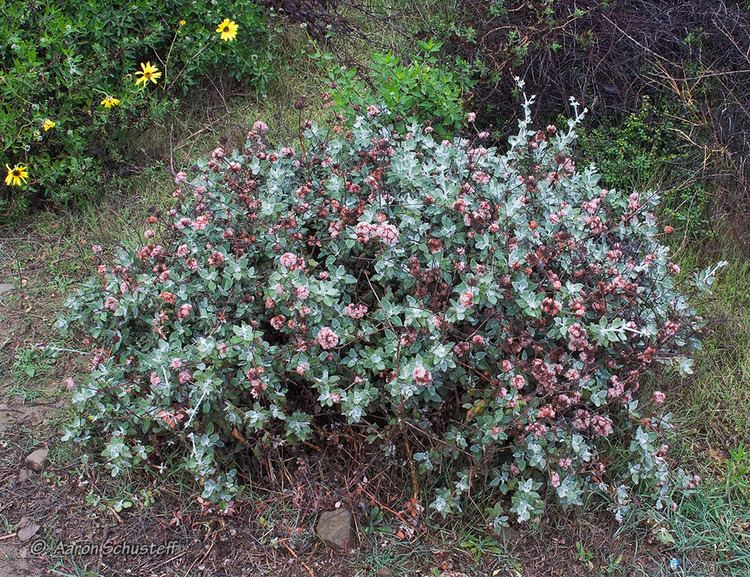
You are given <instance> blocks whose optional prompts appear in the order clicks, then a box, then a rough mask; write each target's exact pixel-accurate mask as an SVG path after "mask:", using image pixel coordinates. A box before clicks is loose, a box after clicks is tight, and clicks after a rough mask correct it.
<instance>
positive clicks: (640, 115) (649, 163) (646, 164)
mask: <svg viewBox="0 0 750 577" xmlns="http://www.w3.org/2000/svg"><path fill="white" fill-rule="evenodd" d="M687 129H688V128H687V126H686V125H685V123H684V122H681V121H680V116H679V114H678V113H677V112H676V111H675V110H673V109H670V107H668V106H666V105H664V104H661V105H655V104H653V103H652V102H651V100H650V99H649V98H647V97H646V98H644V100H643V103H642V104H641V107H640V109H639V110H638V111H637V112H632V113H629V114H625V115H623V116H622V117H621V118H611V117H610V118H605V119H603V120H602V122H601V123H599V124H598V125H596V126H589V127H587V128H585V129H583V130H581V131H580V135H579V138H578V150H579V152H580V156H581V157H582V160H583V161H584V162H586V163H590V162H593V163H595V164H596V167H597V170H598V171H599V173H600V174H601V177H602V182H603V184H604V185H606V186H609V187H613V188H620V189H626V190H628V189H629V190H633V189H635V190H647V189H656V190H665V189H666V190H665V192H664V193H663V194H662V202H661V204H660V206H659V215H660V216H661V217H662V219H663V220H665V221H667V222H669V223H670V224H671V225H672V226H674V228H675V229H676V230H677V232H678V234H680V236H688V237H690V238H693V239H706V238H708V236H709V235H710V233H711V223H710V221H709V219H708V217H709V215H710V212H711V211H710V209H709V207H708V206H707V205H708V193H707V191H706V188H707V187H706V185H705V183H703V182H701V180H700V179H697V178H696V173H695V172H696V171H695V164H696V158H695V150H694V149H693V148H692V147H689V146H687V145H686V143H685V141H684V140H682V139H679V138H676V137H675V135H676V134H679V133H680V132H683V133H684V131H686V130H687Z"/></svg>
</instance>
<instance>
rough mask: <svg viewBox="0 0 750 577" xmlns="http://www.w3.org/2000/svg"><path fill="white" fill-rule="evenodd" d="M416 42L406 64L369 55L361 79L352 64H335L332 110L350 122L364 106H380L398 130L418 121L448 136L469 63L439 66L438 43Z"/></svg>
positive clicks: (460, 113) (455, 123) (455, 125)
mask: <svg viewBox="0 0 750 577" xmlns="http://www.w3.org/2000/svg"><path fill="white" fill-rule="evenodd" d="M418 45H419V52H418V53H417V55H416V57H415V58H414V59H413V60H412V61H411V62H409V63H408V64H407V63H404V62H403V61H402V60H401V59H400V58H399V57H398V56H397V55H395V54H393V53H392V52H388V53H380V52H376V53H374V54H373V55H372V58H371V62H370V70H369V74H368V76H367V77H366V78H365V77H362V75H360V73H359V72H358V71H357V70H356V69H355V68H344V67H339V68H336V69H335V70H334V71H333V72H331V74H330V80H331V86H332V87H333V90H332V92H331V94H330V95H328V97H329V98H330V102H331V103H332V105H333V107H334V109H335V110H336V111H337V112H339V113H341V114H343V115H345V116H346V117H347V118H348V119H349V121H350V122H352V121H354V118H355V117H356V115H357V114H360V113H364V112H366V111H367V109H368V107H369V109H370V110H371V111H372V110H373V107H378V108H379V107H380V106H384V107H385V109H386V112H387V114H388V116H389V120H390V121H391V122H392V123H393V125H394V126H395V128H396V130H398V131H399V132H404V131H406V129H407V126H409V125H410V124H412V123H414V122H418V123H424V124H429V125H430V126H431V127H432V129H433V130H434V131H435V134H436V135H437V136H438V137H440V138H451V137H452V136H453V135H454V134H455V133H456V131H457V130H458V129H459V128H460V127H461V125H462V124H463V122H464V120H465V114H464V100H463V98H464V95H465V94H466V93H467V92H468V90H469V89H470V88H471V86H472V81H471V75H470V72H471V67H470V65H469V64H468V63H467V62H465V61H463V60H461V59H458V60H457V61H456V67H455V70H451V69H448V68H446V67H444V66H441V64H440V60H439V58H438V53H439V52H440V49H441V47H442V44H440V43H439V42H435V41H432V40H431V41H428V42H419V43H418ZM318 56H319V57H321V55H320V54H319V55H318ZM378 112H380V111H379V110H378Z"/></svg>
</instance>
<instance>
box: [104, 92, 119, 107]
mask: <svg viewBox="0 0 750 577" xmlns="http://www.w3.org/2000/svg"><path fill="white" fill-rule="evenodd" d="M100 104H101V105H102V106H104V108H112V107H113V106H119V105H120V99H119V98H115V97H114V96H109V95H107V96H105V97H104V100H102V101H101V103H100Z"/></svg>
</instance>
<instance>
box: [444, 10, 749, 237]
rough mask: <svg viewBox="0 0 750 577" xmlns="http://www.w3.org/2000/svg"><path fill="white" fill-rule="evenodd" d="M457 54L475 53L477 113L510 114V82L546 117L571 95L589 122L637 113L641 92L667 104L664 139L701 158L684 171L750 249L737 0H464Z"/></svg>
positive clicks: (743, 56) (745, 71) (744, 45)
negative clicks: (533, 97) (481, 68)
mask: <svg viewBox="0 0 750 577" xmlns="http://www.w3.org/2000/svg"><path fill="white" fill-rule="evenodd" d="M458 4H459V9H458V16H457V18H458V22H459V24H460V27H459V28H460V29H461V30H464V31H465V32H464V33H463V34H460V35H454V36H453V37H452V42H451V43H450V44H451V46H452V49H453V51H454V53H455V54H458V55H460V56H462V57H464V58H466V59H467V60H473V59H474V58H478V59H479V60H481V62H482V63H483V64H484V65H485V66H486V69H487V73H486V74H485V75H484V78H483V80H482V81H481V82H479V83H478V84H477V86H476V87H475V90H474V92H475V99H476V103H477V104H476V105H477V106H480V107H482V108H485V109H487V110H488V111H489V112H490V114H487V115H486V118H509V117H510V116H509V115H510V114H511V112H512V103H513V97H512V93H513V87H514V83H513V77H514V76H519V77H521V78H523V79H524V80H525V81H526V83H527V86H529V87H530V89H531V90H533V91H534V92H535V93H536V94H538V95H539V101H538V106H537V107H536V113H537V114H538V115H539V116H540V117H542V118H550V117H553V116H554V115H556V114H558V113H559V111H560V110H563V109H564V108H565V107H566V105H567V101H568V97H569V96H570V95H573V96H575V97H576V98H577V99H578V101H579V102H582V103H583V104H585V105H586V106H587V107H588V108H589V109H590V110H591V111H592V113H594V114H595V115H597V117H598V118H600V119H601V118H603V117H605V116H607V115H612V114H620V113H634V112H637V111H638V110H639V108H640V106H641V102H642V98H643V97H644V96H649V97H651V100H652V102H662V101H666V102H667V103H668V105H669V108H670V109H671V110H672V112H673V114H674V115H675V117H676V118H677V119H678V120H679V124H680V129H679V130H677V131H675V132H674V134H673V138H675V139H676V140H678V141H681V142H683V143H684V144H685V145H687V146H688V147H689V148H690V149H691V150H693V151H695V150H698V153H699V157H698V158H697V160H696V161H695V162H692V164H691V165H690V166H689V167H688V170H690V171H695V166H701V165H702V166H703V168H702V170H700V171H699V173H698V174H696V175H695V177H696V178H697V179H700V180H701V181H702V182H706V183H709V184H710V186H711V188H712V189H713V190H715V194H714V195H713V198H712V200H713V201H714V206H713V207H711V208H712V210H711V212H712V213H713V214H714V215H718V216H720V217H722V220H724V217H726V216H728V217H729V218H728V220H729V223H730V224H732V225H734V226H733V228H734V232H735V233H736V235H737V237H738V238H739V239H740V240H741V241H743V244H744V245H745V247H746V248H748V249H750V237H748V233H747V227H746V226H745V222H746V221H747V216H748V213H750V197H748V192H747V191H748V188H749V187H748V186H747V183H748V182H750V166H748V165H747V161H746V159H747V158H748V157H749V156H750V155H749V154H748V153H750V149H749V148H748V143H749V142H750V114H748V111H747V107H746V106H745V103H746V102H747V101H748V99H749V98H750V56H749V55H750V9H749V8H748V4H747V2H740V1H737V0H710V1H702V0H679V1H675V0H610V1H608V2H603V1H602V0H579V1H577V2H547V1H536V0H533V1H527V0H508V1H504V2H494V3H492V4H491V6H490V7H489V8H488V6H487V4H488V3H487V2H483V1H481V0H461V2H459V3H458Z"/></svg>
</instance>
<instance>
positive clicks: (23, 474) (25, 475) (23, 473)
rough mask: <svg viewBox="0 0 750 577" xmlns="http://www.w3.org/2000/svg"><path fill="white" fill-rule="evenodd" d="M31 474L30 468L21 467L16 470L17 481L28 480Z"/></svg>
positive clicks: (23, 481)
mask: <svg viewBox="0 0 750 577" xmlns="http://www.w3.org/2000/svg"><path fill="white" fill-rule="evenodd" d="M33 474H34V473H32V472H31V470H30V469H27V468H25V467H24V468H23V469H21V470H20V471H19V472H18V482H19V483H25V482H26V481H28V480H29V479H31V476H32V475H33Z"/></svg>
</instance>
